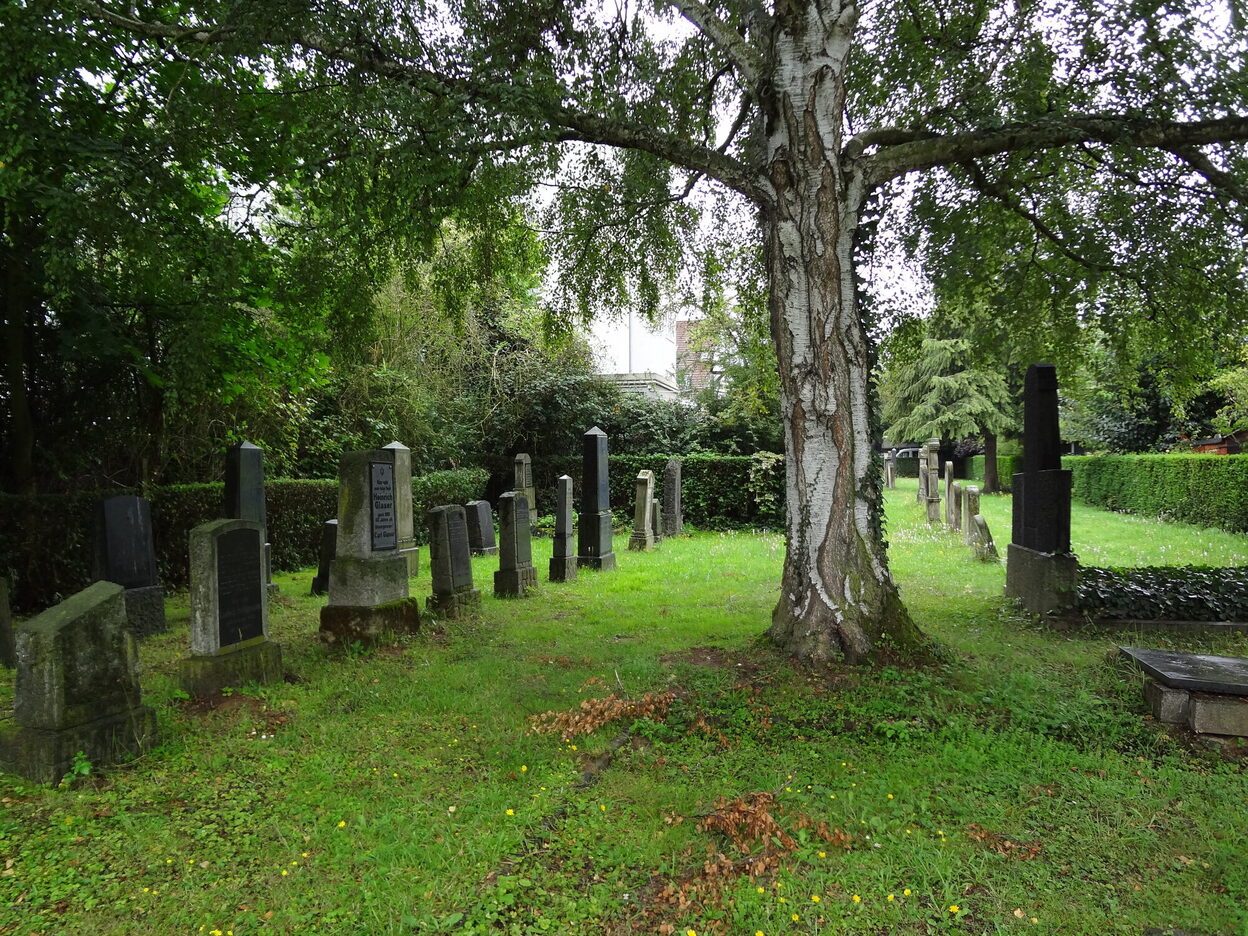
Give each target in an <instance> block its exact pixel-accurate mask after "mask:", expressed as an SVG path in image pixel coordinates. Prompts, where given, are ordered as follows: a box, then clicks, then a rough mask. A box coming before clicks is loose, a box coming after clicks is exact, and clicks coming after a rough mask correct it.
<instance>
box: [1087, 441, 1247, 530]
mask: <svg viewBox="0 0 1248 936" xmlns="http://www.w3.org/2000/svg"><path fill="white" fill-rule="evenodd" d="M1062 466H1063V467H1065V468H1069V469H1071V471H1072V473H1073V475H1074V496H1075V497H1077V498H1078V499H1079V500H1081V501H1083V502H1084V503H1087V504H1092V505H1093V506H1097V507H1105V508H1108V509H1109V510H1119V511H1122V512H1124V513H1135V514H1142V515H1144V516H1148V517H1160V518H1162V519H1164V520H1179V521H1183V522H1184V523H1193V524H1196V525H1197V526H1202V527H1217V528H1219V529H1223V530H1229V531H1230V532H1232V533H1243V532H1248V455H1078V456H1067V457H1065V458H1063V459H1062Z"/></svg>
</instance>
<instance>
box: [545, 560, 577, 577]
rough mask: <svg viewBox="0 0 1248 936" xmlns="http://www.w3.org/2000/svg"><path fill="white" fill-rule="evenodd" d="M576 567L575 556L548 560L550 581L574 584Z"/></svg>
mask: <svg viewBox="0 0 1248 936" xmlns="http://www.w3.org/2000/svg"><path fill="white" fill-rule="evenodd" d="M576 566H577V559H576V556H552V557H551V560H550V580H551V581H552V582H575V581H576Z"/></svg>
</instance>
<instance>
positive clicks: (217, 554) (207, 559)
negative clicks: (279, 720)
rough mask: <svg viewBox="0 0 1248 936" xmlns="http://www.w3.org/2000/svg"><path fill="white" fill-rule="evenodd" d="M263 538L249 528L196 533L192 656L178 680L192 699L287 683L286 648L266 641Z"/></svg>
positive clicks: (257, 527)
mask: <svg viewBox="0 0 1248 936" xmlns="http://www.w3.org/2000/svg"><path fill="white" fill-rule="evenodd" d="M264 532H265V528H264V526H263V525H262V524H260V523H258V522H256V521H252V520H216V521H214V522H212V523H205V524H202V525H200V526H197V527H195V529H193V530H191V655H190V656H189V657H187V658H186V659H183V660H180V661H178V680H179V682H180V683H181V685H182V688H183V690H185V691H186V692H187V693H188V694H189V695H190V696H191V697H192V698H196V699H200V698H204V697H205V696H210V695H212V694H213V693H216V692H220V691H221V690H222V689H224V688H226V687H227V686H230V687H238V686H243V685H246V684H247V683H261V684H264V683H275V682H281V680H282V648H281V647H280V646H278V645H277V644H275V643H273V642H272V641H271V640H269V639H268V630H269V600H268V594H269V593H268V587H267V584H266V583H265V581H264V575H265V564H264Z"/></svg>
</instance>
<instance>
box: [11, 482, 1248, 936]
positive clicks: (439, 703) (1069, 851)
mask: <svg viewBox="0 0 1248 936" xmlns="http://www.w3.org/2000/svg"><path fill="white" fill-rule="evenodd" d="M901 484H902V487H901V489H900V490H898V491H896V492H889V500H888V518H889V520H888V534H889V539H890V541H891V544H892V546H891V556H892V564H893V569H894V572H895V574H896V576H897V579H898V581H899V583H900V585H901V588H902V591H903V595H904V598H905V600H906V602H907V604H908V606H909V607H910V609H911V611H912V613H913V614H914V615H915V618H916V620H917V621H918V622H919V623H920V625H921V626H922V627H923V628H924V629H925V630H926V631H927V632H928V633H930V634H932V635H933V636H935V637H936V638H937V639H938V640H939V641H940V642H941V643H942V644H943V645H944V646H945V647H946V648H947V649H948V651H949V652H948V661H947V662H946V663H943V664H941V665H938V666H932V667H928V668H925V669H921V670H898V669H892V668H889V669H882V670H842V669H836V668H829V669H826V670H821V671H817V672H808V671H803V670H800V669H797V668H795V667H794V666H792V665H791V664H789V663H788V662H787V661H786V660H784V659H782V658H779V657H778V656H776V655H775V654H774V653H773V652H772V651H771V650H770V649H769V647H768V646H767V645H765V644H764V643H762V642H760V641H759V639H758V638H759V635H760V634H761V633H762V631H763V630H764V629H765V627H766V624H767V621H768V618H769V614H770V611H771V608H772V606H773V604H774V603H775V598H776V587H777V583H778V581H779V573H780V564H781V560H782V558H783V541H782V539H781V537H779V536H777V535H770V534H767V535H750V534H712V533H705V534H698V535H695V536H692V537H688V538H682V539H676V540H666V541H664V542H663V544H662V545H661V547H660V548H659V549H658V550H657V551H655V552H652V553H646V554H638V553H630V552H627V550H626V549H625V547H626V543H627V537H626V536H617V537H616V549H617V551H618V553H619V569H618V571H616V572H614V573H608V574H597V573H592V572H582V573H581V577H580V579H579V580H578V581H577V582H576V583H573V584H568V585H551V584H548V583H545V581H544V580H545V571H546V561H547V559H548V557H549V549H550V546H549V541H548V540H545V539H543V540H539V541H536V542H535V544H534V546H535V549H534V552H535V563H536V564H537V566H538V568H539V570H540V578H541V579H542V581H543V584H542V587H541V589H540V590H539V592H538V593H537V595H536V596H535V597H532V598H530V599H528V600H513V601H499V600H495V599H494V598H493V597H492V596H491V595H490V594H489V592H490V584H491V582H492V572H493V569H494V568H495V567H496V566H495V560H494V559H493V558H483V559H476V560H474V574H475V575H476V577H477V582H478V584H479V585H481V586H483V591H484V592H485V593H486V596H485V599H484V611H483V619H482V620H481V621H480V622H479V623H476V624H471V625H467V624H449V625H446V626H439V627H437V628H432V627H431V628H428V629H427V630H426V632H425V633H423V634H422V635H420V636H418V637H416V638H413V639H410V640H408V641H405V642H403V643H400V644H398V645H397V646H393V647H386V648H381V649H377V650H374V651H371V652H363V653H348V654H345V655H343V654H331V653H328V652H327V651H325V650H323V649H322V648H321V647H320V645H319V644H318V642H317V639H316V627H317V609H318V608H319V606H320V604H321V601H320V600H319V599H310V598H306V597H304V596H305V595H306V593H307V590H308V584H309V581H310V578H311V571H310V570H308V571H305V572H303V573H298V574H294V575H285V576H281V577H280V578H279V581H280V584H281V586H282V597H281V598H280V599H279V600H278V601H277V603H276V604H275V605H274V607H273V608H272V611H271V623H272V632H273V637H274V638H275V639H276V640H278V641H279V642H281V644H282V646H283V649H284V653H285V657H286V665H287V669H288V670H289V671H290V673H291V674H292V677H293V680H294V681H293V682H290V683H287V684H283V685H279V686H270V687H263V688H256V687H251V688H246V689H242V690H240V691H237V692H234V693H232V694H230V695H229V696H228V697H226V698H225V699H223V700H222V701H221V704H220V705H218V706H216V707H215V708H210V709H205V708H201V707H196V706H194V705H191V704H190V703H188V702H187V701H185V700H182V699H179V698H178V695H179V693H178V692H177V690H176V683H175V680H174V671H175V661H176V659H177V657H178V656H179V655H180V654H182V653H184V652H185V648H186V644H187V640H188V638H187V619H188V616H189V610H188V607H187V599H186V596H185V595H181V596H176V597H174V598H173V599H172V600H171V602H170V612H171V614H170V616H171V619H172V621H173V627H172V629H171V631H170V632H169V633H168V634H166V635H162V636H160V637H156V638H150V639H147V640H145V641H144V643H143V646H142V650H141V657H142V665H143V668H144V674H143V679H144V690H145V697H146V700H147V701H148V702H149V703H151V704H153V705H154V706H156V708H157V710H158V712H159V714H160V720H161V728H162V731H163V733H164V737H165V742H164V744H163V745H162V746H161V747H160V748H159V749H157V750H156V751H154V752H152V753H151V754H149V755H148V756H146V757H145V758H143V759H142V760H141V761H139V762H138V763H136V764H133V765H130V766H127V767H124V768H118V769H114V770H111V771H109V772H108V773H107V774H105V775H104V776H96V775H92V776H88V777H86V778H85V779H80V780H77V781H75V782H74V783H72V784H70V785H67V786H65V787H63V788H59V789H50V788H46V787H37V786H33V785H29V784H25V783H22V782H20V781H17V780H14V779H12V778H3V779H0V806H2V807H3V809H2V810H0V860H2V861H3V864H4V867H3V869H2V870H0V934H4V936H8V934H15V936H25V934H33V933H38V934H62V933H63V934H74V936H88V934H130V933H140V932H141V933H154V934H199V933H204V934H209V936H218V934H220V936H228V934H233V936H252V934H266V933H271V934H348V933H349V934H400V933H403V934H407V933H424V932H429V933H439V932H444V933H460V932H464V933H471V932H475V933H487V932H488V933H515V934H528V933H629V932H653V933H675V934H685V933H686V932H687V931H689V930H692V931H694V932H696V933H697V934H699V936H701V934H703V933H708V932H710V933H731V934H745V936H751V934H756V933H758V932H762V933H764V934H766V936H773V934H780V933H803V934H814V933H820V934H850V933H853V934H893V933H900V934H919V933H968V934H982V933H1006V932H1018V933H1034V934H1040V933H1075V934H1082V933H1088V934H1093V933H1096V934H1101V933H1123V934H1127V933H1129V934H1133V936H1138V934H1139V933H1140V932H1141V930H1142V929H1143V928H1144V927H1145V926H1176V927H1181V928H1188V929H1196V930H1200V931H1203V932H1206V933H1218V934H1226V936H1230V934H1237V936H1244V934H1248V909H1246V908H1248V861H1246V860H1245V854H1244V849H1245V845H1244V843H1245V842H1246V841H1248V774H1246V773H1245V769H1244V767H1243V766H1242V765H1241V764H1237V763H1227V762H1223V761H1222V760H1220V759H1219V757H1218V756H1216V755H1214V754H1212V753H1208V752H1205V751H1202V750H1193V749H1189V748H1188V747H1186V746H1184V745H1183V744H1181V743H1179V742H1177V741H1174V740H1172V739H1170V737H1169V736H1167V735H1165V734H1162V733H1160V732H1158V731H1157V730H1156V728H1155V726H1154V725H1153V724H1151V722H1150V721H1148V720H1147V719H1145V718H1144V717H1143V706H1142V702H1141V698H1140V685H1139V680H1138V677H1136V676H1134V675H1133V674H1132V673H1131V672H1130V671H1128V670H1126V669H1125V668H1124V667H1123V666H1122V665H1121V664H1120V663H1119V662H1118V661H1117V660H1116V659H1115V656H1114V652H1113V651H1114V646H1115V644H1116V643H1130V642H1134V641H1135V640H1137V639H1138V640H1146V641H1148V642H1150V643H1151V644H1152V645H1165V646H1174V647H1181V648H1183V649H1198V650H1204V651H1213V652H1219V653H1227V654H1235V655H1248V640H1246V639H1245V638H1244V637H1242V636H1237V635H1220V636H1218V637H1216V638H1204V637H1194V636H1190V635H1189V636H1186V637H1158V636H1157V635H1149V636H1148V637H1147V638H1141V637H1138V635H1132V634H1119V635H1113V634H1109V635H1107V634H1074V635H1071V634H1057V633H1054V632H1051V631H1049V630H1046V629H1044V628H1041V627H1039V626H1036V625H1032V624H1030V623H1028V622H1026V621H1025V620H1023V619H1021V618H1020V617H1019V616H1018V615H1017V614H1015V613H1014V612H1013V611H1012V610H1011V609H1010V608H1009V607H1008V606H1007V605H1006V603H1005V602H1004V600H1003V599H1002V597H1001V591H1002V586H1003V582H1004V571H1003V568H1002V567H1001V566H1000V565H990V564H984V563H980V562H977V561H976V560H975V559H974V558H973V557H972V555H971V551H970V550H969V548H966V547H963V546H962V545H961V542H960V539H958V538H957V537H955V536H954V535H953V534H947V533H945V532H943V531H939V530H932V529H929V528H928V527H927V525H926V523H925V522H923V520H922V517H921V515H920V509H919V507H918V505H917V504H915V502H914V484H915V482H914V481H913V480H903V481H902V482H901ZM983 510H984V513H985V515H986V516H987V517H988V519H989V522H990V524H991V526H992V530H993V532H994V534H995V536H996V538H997V541H998V544H999V545H1000V547H1001V548H1002V550H1003V551H1004V544H1005V543H1006V542H1007V541H1008V539H1009V501H1008V498H998V497H985V498H984V503H983ZM1073 528H1074V540H1075V549H1076V551H1077V552H1079V553H1080V555H1081V558H1082V559H1083V561H1085V562H1087V563H1089V564H1096V565H1115V564H1117V565H1122V564H1133V563H1145V562H1148V563H1154V564H1156V563H1184V562H1197V563H1202V564H1215V565H1216V564H1231V563H1248V538H1246V537H1243V536H1232V535H1230V534H1225V533H1215V532H1212V531H1199V530H1195V529H1193V528H1185V527H1181V526H1178V525H1161V524H1157V523H1152V522H1148V521H1145V520H1140V519H1138V518H1130V517H1121V516H1117V515H1113V514H1108V513H1105V512H1102V511H1095V510H1091V509H1087V508H1076V514H1075V517H1074V523H1073ZM427 557H428V553H427V550H426V551H425V554H424V556H423V557H422V562H423V561H424V560H427ZM428 592H429V576H428V570H427V566H426V568H425V569H423V570H422V574H421V576H420V577H418V578H417V579H415V580H414V581H413V594H417V595H425V594H428ZM3 692H4V693H5V699H4V701H5V703H6V704H7V703H8V702H9V700H10V698H11V692H12V689H11V685H7V686H4V687H3ZM611 694H614V695H615V696H616V697H617V701H615V702H608V703H604V704H602V705H600V706H593V705H589V706H586V707H584V708H582V707H581V706H582V703H585V702H587V701H588V700H595V699H604V698H606V697H608V696H610V695H611ZM619 700H624V702H621V701H619ZM626 703H631V704H626ZM543 712H574V713H575V717H571V716H569V717H567V718H564V719H562V720H561V721H559V722H558V724H561V725H563V726H565V727H567V728H568V729H569V733H568V735H567V736H566V737H564V736H562V735H561V734H560V732H558V731H555V732H553V733H539V732H537V731H535V730H533V728H534V724H535V723H534V722H533V721H532V719H533V716H535V715H539V714H541V713H543ZM612 715H615V716H620V717H619V718H617V719H616V720H614V721H610V722H606V723H602V722H603V720H604V719H606V718H608V717H610V716H612ZM545 723H549V720H547V722H545ZM581 729H590V730H588V731H587V733H578V732H579V731H580V730H581Z"/></svg>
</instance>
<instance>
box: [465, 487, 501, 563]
mask: <svg viewBox="0 0 1248 936" xmlns="http://www.w3.org/2000/svg"><path fill="white" fill-rule="evenodd" d="M464 513H465V517H466V519H467V522H468V548H469V550H471V552H472V554H473V555H474V556H493V555H495V554H496V553H497V552H498V546H497V544H496V543H495V542H494V512H493V510H492V509H491V508H490V502H489V501H487V500H475V501H469V502H468V503H467V504H465V505H464Z"/></svg>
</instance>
